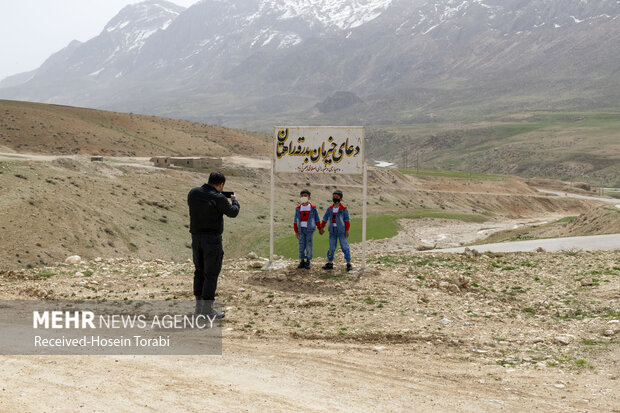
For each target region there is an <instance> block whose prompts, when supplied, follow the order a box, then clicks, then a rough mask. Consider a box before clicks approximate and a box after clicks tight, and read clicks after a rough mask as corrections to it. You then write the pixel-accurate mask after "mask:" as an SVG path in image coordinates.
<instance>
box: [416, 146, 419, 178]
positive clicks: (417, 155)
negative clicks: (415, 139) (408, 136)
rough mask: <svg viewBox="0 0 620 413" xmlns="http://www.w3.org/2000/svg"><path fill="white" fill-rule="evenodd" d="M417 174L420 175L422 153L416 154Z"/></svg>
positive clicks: (417, 152)
mask: <svg viewBox="0 0 620 413" xmlns="http://www.w3.org/2000/svg"><path fill="white" fill-rule="evenodd" d="M415 172H416V174H418V175H419V174H420V152H419V151H416V153H415Z"/></svg>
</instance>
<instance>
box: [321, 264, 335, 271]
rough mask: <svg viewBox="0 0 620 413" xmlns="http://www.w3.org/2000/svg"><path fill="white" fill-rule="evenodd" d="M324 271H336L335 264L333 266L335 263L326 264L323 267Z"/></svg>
mask: <svg viewBox="0 0 620 413" xmlns="http://www.w3.org/2000/svg"><path fill="white" fill-rule="evenodd" d="M323 269H324V270H333V269H334V264H333V263H331V262H328V263H326V264H325V265H324V266H323Z"/></svg>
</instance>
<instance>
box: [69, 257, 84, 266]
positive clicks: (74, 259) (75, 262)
mask: <svg viewBox="0 0 620 413" xmlns="http://www.w3.org/2000/svg"><path fill="white" fill-rule="evenodd" d="M81 262H82V258H81V257H80V256H79V255H72V256H70V257H67V259H66V260H65V264H69V265H78V264H79V263H81Z"/></svg>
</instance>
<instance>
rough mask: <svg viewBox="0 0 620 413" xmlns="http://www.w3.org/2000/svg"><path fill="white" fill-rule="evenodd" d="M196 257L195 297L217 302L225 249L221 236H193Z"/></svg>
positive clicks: (194, 255) (193, 249) (193, 248)
mask: <svg viewBox="0 0 620 413" xmlns="http://www.w3.org/2000/svg"><path fill="white" fill-rule="evenodd" d="M192 251H193V257H194V267H195V268H196V270H195V271H194V295H195V296H196V297H197V298H202V299H203V300H215V290H216V289H217V278H218V277H219V275H220V270H221V269H222V259H223V257H224V249H223V248H222V236H221V235H209V234H192Z"/></svg>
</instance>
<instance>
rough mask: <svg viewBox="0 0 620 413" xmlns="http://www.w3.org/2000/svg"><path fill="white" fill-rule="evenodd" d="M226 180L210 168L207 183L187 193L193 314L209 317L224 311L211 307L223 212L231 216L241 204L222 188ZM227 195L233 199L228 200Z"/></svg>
mask: <svg viewBox="0 0 620 413" xmlns="http://www.w3.org/2000/svg"><path fill="white" fill-rule="evenodd" d="M225 183H226V177H225V176H224V174H223V173H221V172H211V174H210V175H209V181H208V183H206V184H204V185H202V186H200V187H197V188H193V189H192V190H191V191H189V194H188V195H187V204H188V205H189V219H190V226H189V232H191V234H192V251H193V261H194V267H195V271H194V295H195V296H196V314H202V315H205V316H208V317H210V318H213V317H215V318H224V313H223V312H221V311H217V310H216V309H215V308H214V307H213V302H214V301H215V290H216V289H217V279H218V277H219V275H220V270H221V269H222V259H223V257H224V249H223V247H222V232H223V231H224V215H226V216H229V217H231V218H234V217H236V216H237V215H239V208H240V206H239V202H238V201H237V197H236V196H235V194H234V193H223V192H222V190H223V189H224V184H225ZM227 196H229V197H230V199H231V201H232V203H230V202H228V200H227V199H226V198H227Z"/></svg>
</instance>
